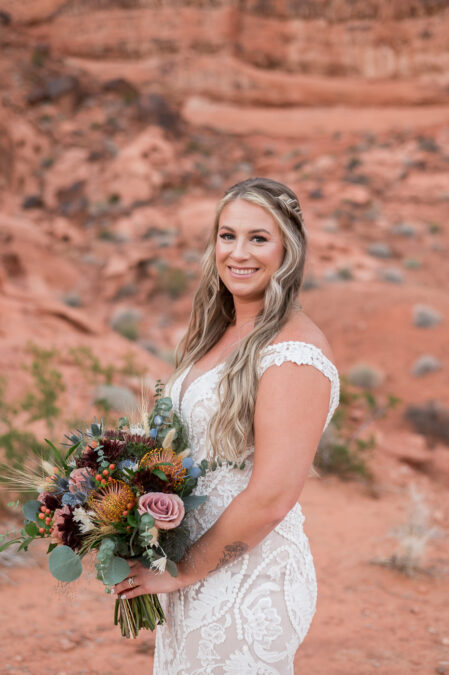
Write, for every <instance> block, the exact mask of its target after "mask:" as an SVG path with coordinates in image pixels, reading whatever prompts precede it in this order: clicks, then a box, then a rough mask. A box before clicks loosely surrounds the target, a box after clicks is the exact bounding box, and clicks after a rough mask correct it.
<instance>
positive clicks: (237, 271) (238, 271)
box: [230, 267, 257, 274]
mask: <svg viewBox="0 0 449 675" xmlns="http://www.w3.org/2000/svg"><path fill="white" fill-rule="evenodd" d="M230 269H231V270H232V272H234V274H251V272H256V271H257V267H246V268H245V269H241V268H237V267H231V268H230Z"/></svg>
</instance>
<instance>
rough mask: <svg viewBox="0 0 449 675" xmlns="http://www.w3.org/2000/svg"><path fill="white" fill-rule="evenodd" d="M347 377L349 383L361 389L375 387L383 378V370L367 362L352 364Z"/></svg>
mask: <svg viewBox="0 0 449 675" xmlns="http://www.w3.org/2000/svg"><path fill="white" fill-rule="evenodd" d="M347 377H348V380H349V382H350V384H353V385H355V386H356V387H362V388H363V389H376V388H377V387H379V386H380V385H381V384H382V382H383V380H384V374H383V372H382V371H381V370H379V368H376V366H372V365H371V364H369V363H357V364H355V365H353V366H352V367H351V368H350V369H349V371H348V373H347Z"/></svg>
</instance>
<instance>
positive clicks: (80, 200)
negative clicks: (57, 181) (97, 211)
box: [56, 180, 89, 216]
mask: <svg viewBox="0 0 449 675" xmlns="http://www.w3.org/2000/svg"><path fill="white" fill-rule="evenodd" d="M85 184H86V183H85V181H83V180H78V181H75V182H74V183H72V184H71V185H70V186H69V187H66V188H61V189H60V190H58V191H57V193H56V194H57V198H58V201H59V209H60V211H61V213H62V214H63V215H64V216H76V215H78V214H86V213H87V210H88V207H89V201H88V199H87V197H86V195H85V194H84V189H85Z"/></svg>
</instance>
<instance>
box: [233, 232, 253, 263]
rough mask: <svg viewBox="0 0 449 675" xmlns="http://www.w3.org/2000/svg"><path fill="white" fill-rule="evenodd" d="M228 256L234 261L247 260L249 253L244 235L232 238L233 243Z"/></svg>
mask: <svg viewBox="0 0 449 675" xmlns="http://www.w3.org/2000/svg"><path fill="white" fill-rule="evenodd" d="M230 257H231V258H232V259H233V260H235V261H237V260H248V258H249V253H248V248H247V242H246V240H245V238H244V237H236V238H235V239H234V245H233V247H232V251H231V254H230Z"/></svg>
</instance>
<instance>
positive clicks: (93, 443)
mask: <svg viewBox="0 0 449 675" xmlns="http://www.w3.org/2000/svg"><path fill="white" fill-rule="evenodd" d="M90 447H91V448H97V447H98V441H92V442H91V444H90Z"/></svg>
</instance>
